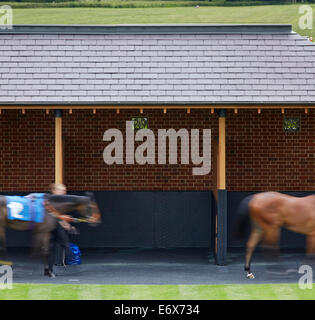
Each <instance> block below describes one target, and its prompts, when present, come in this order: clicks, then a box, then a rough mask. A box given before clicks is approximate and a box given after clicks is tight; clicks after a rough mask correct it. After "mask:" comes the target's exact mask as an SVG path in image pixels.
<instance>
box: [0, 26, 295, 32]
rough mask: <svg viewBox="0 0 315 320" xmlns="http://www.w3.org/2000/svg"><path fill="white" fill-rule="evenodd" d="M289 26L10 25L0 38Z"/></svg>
mask: <svg viewBox="0 0 315 320" xmlns="http://www.w3.org/2000/svg"><path fill="white" fill-rule="evenodd" d="M291 32H292V25H290V24H144V25H142V24H117V25H49V24H47V25H13V26H12V29H4V28H3V29H1V28H0V34H222V33H224V34H266V33H269V34H287V33H291Z"/></svg>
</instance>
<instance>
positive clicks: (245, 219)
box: [232, 195, 253, 240]
mask: <svg viewBox="0 0 315 320" xmlns="http://www.w3.org/2000/svg"><path fill="white" fill-rule="evenodd" d="M252 197H253V195H250V196H247V197H246V198H245V199H243V200H242V201H241V203H240V205H239V207H238V209H237V212H236V221H235V225H234V227H233V233H232V237H233V238H234V239H239V240H240V239H242V238H244V236H245V234H246V232H247V231H248V229H249V227H250V217H249V202H250V201H251V199H252Z"/></svg>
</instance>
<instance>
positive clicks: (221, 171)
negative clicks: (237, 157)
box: [217, 116, 226, 189]
mask: <svg viewBox="0 0 315 320" xmlns="http://www.w3.org/2000/svg"><path fill="white" fill-rule="evenodd" d="M225 134H226V133H225V117H223V116H222V117H221V116H220V117H219V145H218V179H217V184H218V189H226V181H225V179H226V172H225V170H226V169H225Z"/></svg>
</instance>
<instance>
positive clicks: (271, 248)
mask: <svg viewBox="0 0 315 320" xmlns="http://www.w3.org/2000/svg"><path fill="white" fill-rule="evenodd" d="M280 231H281V228H280V227H279V226H278V225H274V226H268V227H266V228H265V229H264V238H263V243H262V247H263V249H264V253H265V255H266V257H267V258H271V259H272V260H275V259H277V258H278V257H279V252H280V247H279V241H280Z"/></svg>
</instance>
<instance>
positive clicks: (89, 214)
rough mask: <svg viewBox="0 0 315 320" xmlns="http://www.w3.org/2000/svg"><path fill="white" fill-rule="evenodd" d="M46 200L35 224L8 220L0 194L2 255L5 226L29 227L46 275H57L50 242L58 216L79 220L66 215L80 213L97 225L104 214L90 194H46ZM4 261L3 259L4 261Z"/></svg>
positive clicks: (4, 250)
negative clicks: (40, 219)
mask: <svg viewBox="0 0 315 320" xmlns="http://www.w3.org/2000/svg"><path fill="white" fill-rule="evenodd" d="M44 201H45V209H44V211H45V212H44V218H43V222H41V223H35V222H29V221H22V220H10V219H8V211H7V203H6V197H5V196H0V254H1V255H2V256H3V255H4V254H5V252H6V244H5V239H6V236H5V229H6V228H7V227H8V228H11V229H14V230H18V231H26V230H30V231H32V236H33V251H34V252H39V253H40V254H41V256H42V258H43V263H44V269H45V272H44V274H45V275H47V276H50V277H52V276H54V274H53V272H52V270H50V269H51V267H50V266H49V253H50V252H49V243H50V234H51V232H52V231H53V230H54V229H55V228H56V223H57V221H58V219H61V220H65V221H68V222H71V221H76V220H80V219H78V218H75V217H73V216H69V215H67V213H71V214H73V213H75V214H76V213H78V214H79V215H80V216H83V217H85V218H86V220H85V221H86V222H88V223H91V224H94V223H98V222H100V217H101V215H100V212H99V209H98V206H97V204H96V202H95V201H94V200H93V199H91V197H86V196H75V195H51V194H45V195H44ZM80 221H82V219H81V220H80ZM5 262H6V261H2V264H5ZM0 264H1V262H0Z"/></svg>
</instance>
